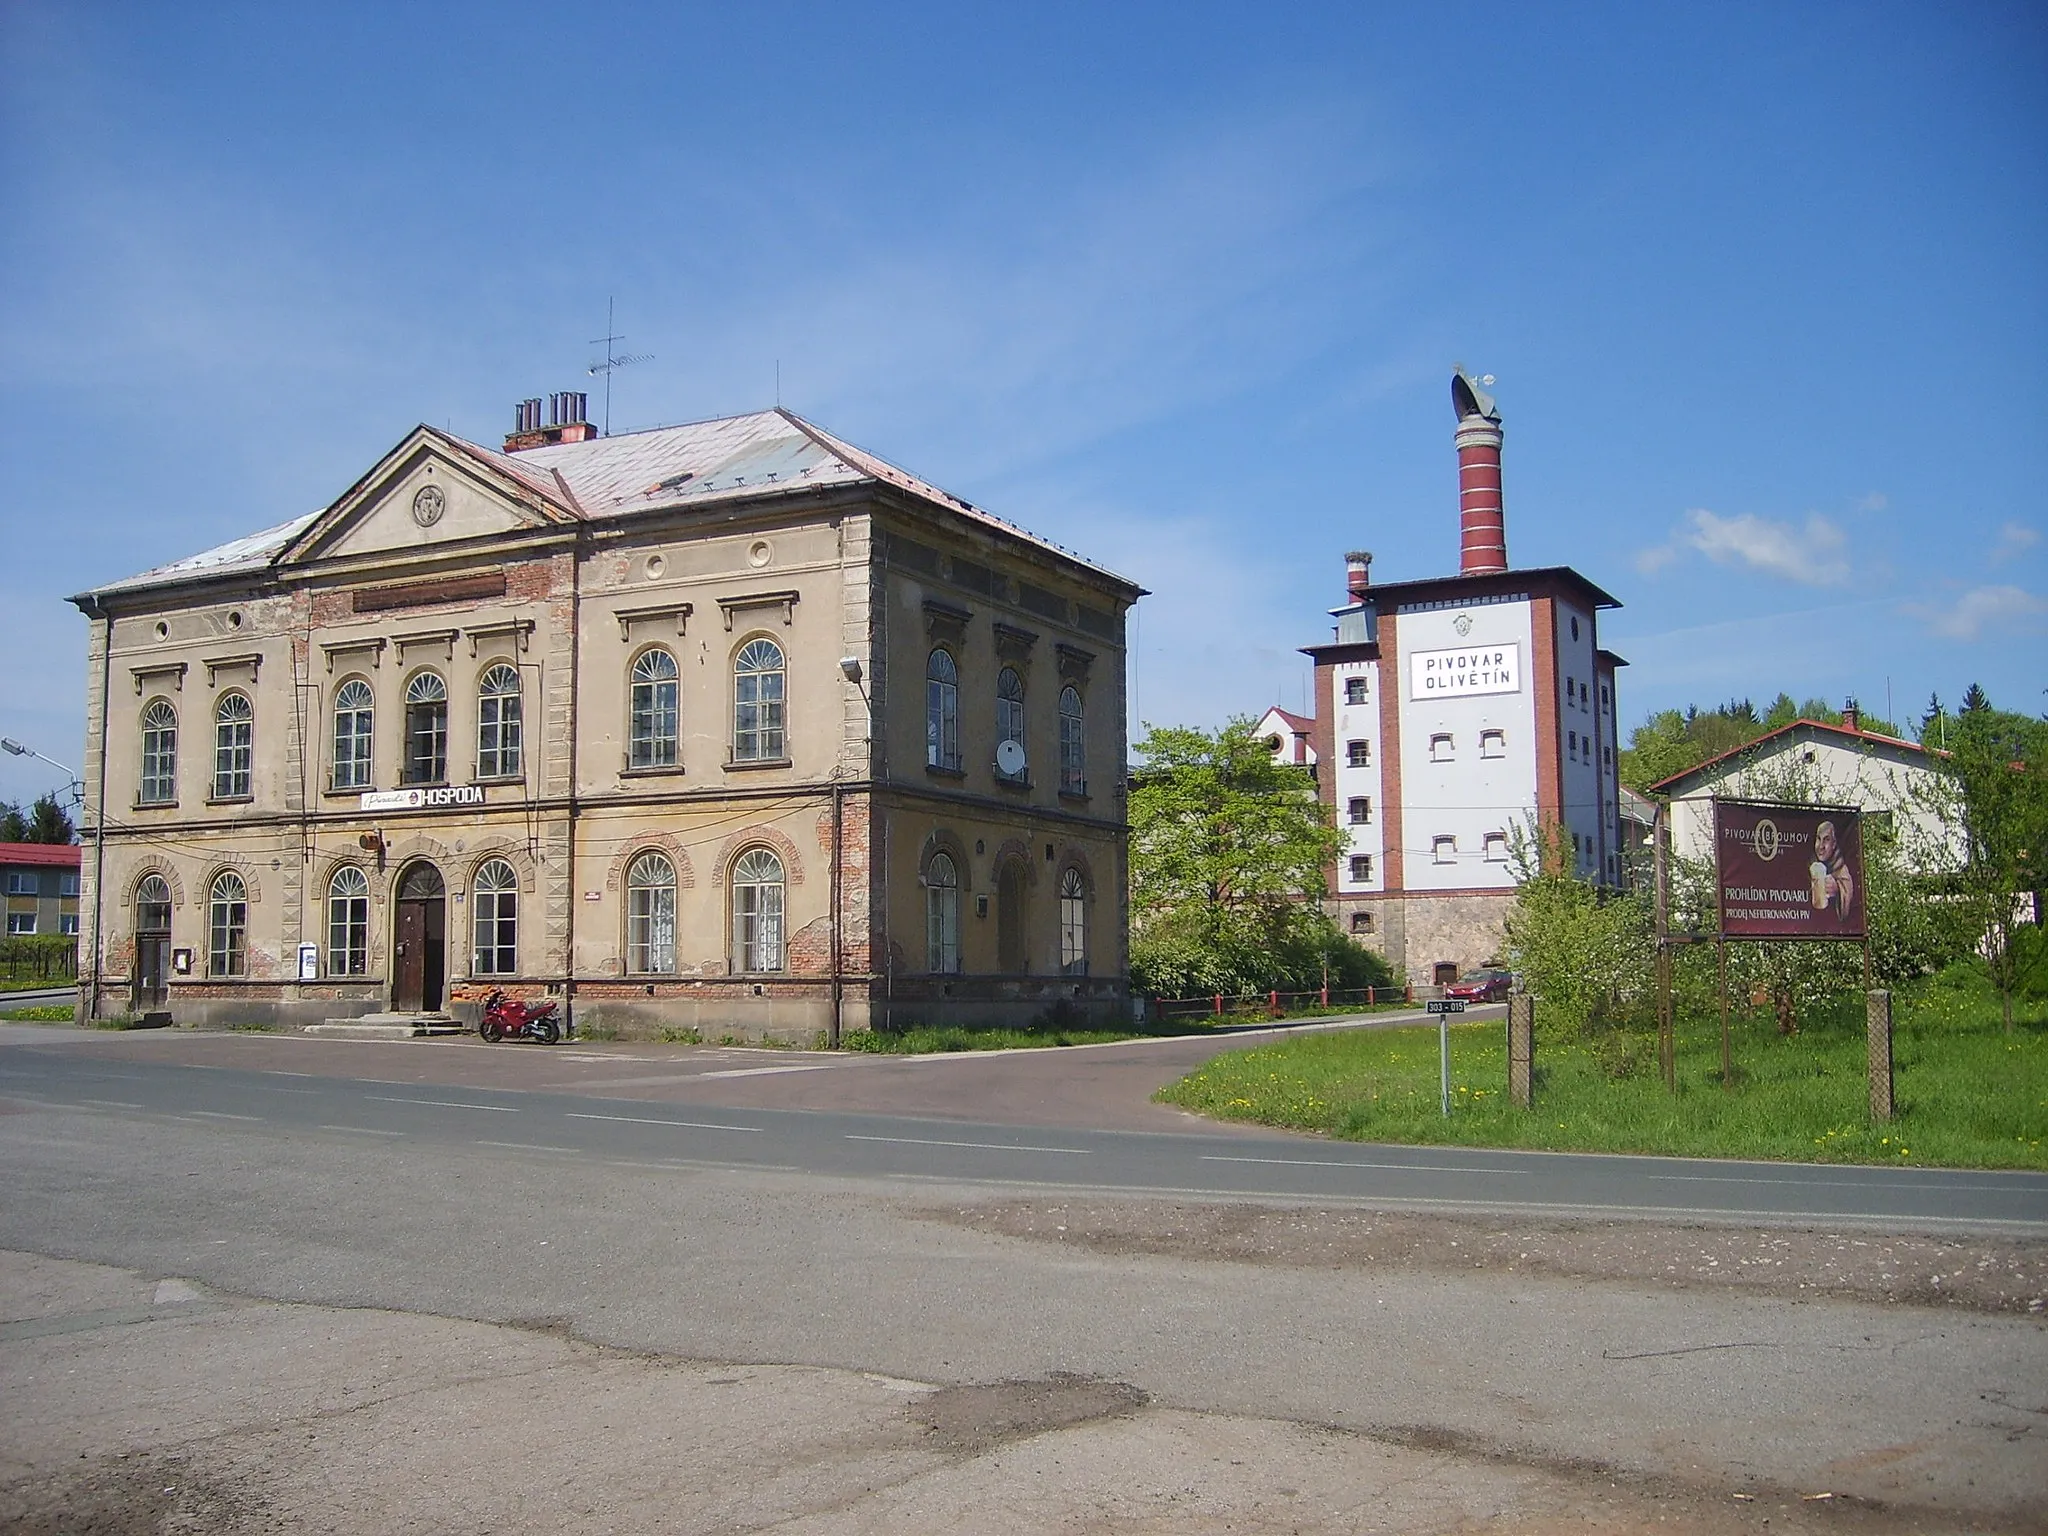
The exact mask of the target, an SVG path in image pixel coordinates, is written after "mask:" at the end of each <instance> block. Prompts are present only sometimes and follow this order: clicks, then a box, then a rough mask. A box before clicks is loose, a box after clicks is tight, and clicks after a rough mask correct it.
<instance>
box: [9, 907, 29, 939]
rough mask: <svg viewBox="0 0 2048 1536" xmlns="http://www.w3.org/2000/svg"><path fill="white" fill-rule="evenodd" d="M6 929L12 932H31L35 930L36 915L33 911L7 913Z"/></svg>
mask: <svg viewBox="0 0 2048 1536" xmlns="http://www.w3.org/2000/svg"><path fill="white" fill-rule="evenodd" d="M7 931H8V932H9V933H14V934H31V933H34V932H35V931H36V915H35V913H33V912H10V913H8V914H7Z"/></svg>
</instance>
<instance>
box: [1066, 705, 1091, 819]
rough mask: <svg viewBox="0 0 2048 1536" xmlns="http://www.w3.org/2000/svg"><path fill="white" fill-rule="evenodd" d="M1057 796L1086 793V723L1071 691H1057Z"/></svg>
mask: <svg viewBox="0 0 2048 1536" xmlns="http://www.w3.org/2000/svg"><path fill="white" fill-rule="evenodd" d="M1060 793H1061V794H1063V795H1085V794H1087V793H1088V722H1087V719H1086V717H1085V716H1084V715H1083V714H1082V713H1081V690H1080V689H1078V688H1073V687H1067V688H1062V689H1061V690H1060Z"/></svg>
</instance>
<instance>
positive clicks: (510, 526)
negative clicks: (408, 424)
mask: <svg viewBox="0 0 2048 1536" xmlns="http://www.w3.org/2000/svg"><path fill="white" fill-rule="evenodd" d="M494 457H495V456H484V455H480V454H478V453H476V452H475V451H474V450H473V449H471V448H470V447H469V445H467V444H465V443H461V442H459V441H457V440H456V439H454V438H450V437H447V436H445V435H444V434H442V433H439V432H436V431H434V430H433V429H432V428H430V427H420V428H417V429H415V430H414V432H413V433H412V435H411V436H409V437H408V438H406V440H405V441H404V442H403V443H400V444H399V445H398V447H397V448H395V449H393V450H392V451H391V452H390V453H388V454H386V455H385V456H384V458H383V459H382V460H381V461H379V463H378V464H377V466H376V467H375V468H374V469H372V470H371V471H370V472H369V473H368V474H367V475H365V476H363V478H362V479H361V480H359V481H357V482H356V483H355V484H354V485H353V486H351V487H350V488H349V490H348V491H347V493H346V494H345V495H343V496H342V498H341V499H340V500H339V501H337V502H335V503H334V505H333V506H331V507H329V508H328V509H327V510H326V511H325V512H323V513H322V514H321V515H320V516H319V517H317V518H315V519H314V520H313V522H312V524H311V525H310V526H309V527H308V528H307V529H306V530H305V532H304V533H302V534H301V535H299V537H298V538H297V539H295V540H294V541H293V542H292V545H291V547H290V548H289V549H287V550H285V551H284V552H283V554H282V555H281V556H280V558H279V560H278V564H279V565H281V566H292V565H303V564H306V563H308V562H310V561H315V560H336V559H349V558H352V557H362V556H377V555H391V554H406V553H411V552H415V551H423V550H427V549H431V548H434V547H436V546H440V545H451V544H464V543H470V542H473V541H475V540H479V539H492V538H500V537H503V536H505V535H508V534H520V533H529V532H536V531H540V530H544V529H548V528H551V527H557V526H562V525H567V524H573V523H574V522H576V521H577V518H576V515H575V513H574V512H573V511H572V510H571V508H570V506H569V505H568V496H567V493H566V492H563V491H557V492H556V493H555V494H550V493H549V491H548V489H547V488H546V487H545V485H544V483H543V482H542V481H541V480H539V479H538V478H536V477H528V476H524V475H522V474H519V473H517V472H514V471H512V470H510V469H507V468H505V467H503V466H501V465H500V464H498V463H496V462H494Z"/></svg>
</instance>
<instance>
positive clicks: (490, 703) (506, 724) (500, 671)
mask: <svg viewBox="0 0 2048 1536" xmlns="http://www.w3.org/2000/svg"><path fill="white" fill-rule="evenodd" d="M523 713H524V712H523V710H522V708H521V701H520V697H519V669H518V668H517V667H509V666H505V665H503V664H502V663H501V664H500V665H498V666H495V667H492V668H491V669H490V670H489V671H488V672H486V673H484V675H483V680H482V681H481V682H479V683H478V684H477V689H476V776H477V777H478V778H480V779H516V778H518V777H519V772H520V767H521V758H522V756H523V750H522V749H523V747H524V741H523V739H522V738H523V735H524V730H525V721H524V718H523Z"/></svg>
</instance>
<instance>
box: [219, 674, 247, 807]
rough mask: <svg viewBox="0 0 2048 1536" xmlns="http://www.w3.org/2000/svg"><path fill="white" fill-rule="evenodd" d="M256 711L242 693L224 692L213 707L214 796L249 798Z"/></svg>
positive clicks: (230, 798) (224, 798) (228, 798)
mask: <svg viewBox="0 0 2048 1536" xmlns="http://www.w3.org/2000/svg"><path fill="white" fill-rule="evenodd" d="M255 730H256V711H255V708H254V706H252V705H251V704H250V703H249V696H248V695H247V694H244V693H230V694H224V695H222V697H221V701H220V703H219V704H218V705H216V706H215V707H214V711H213V798H214V799H216V800H246V799H248V798H249V784H250V770H251V767H252V766H253V763H254V754H255Z"/></svg>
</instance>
